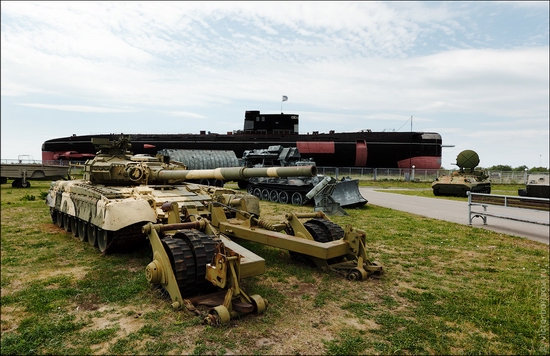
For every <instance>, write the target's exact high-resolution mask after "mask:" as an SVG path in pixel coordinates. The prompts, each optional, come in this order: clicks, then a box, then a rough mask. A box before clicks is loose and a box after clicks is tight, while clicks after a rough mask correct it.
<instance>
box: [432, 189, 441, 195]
mask: <svg viewBox="0 0 550 356" xmlns="http://www.w3.org/2000/svg"><path fill="white" fill-rule="evenodd" d="M433 191H434V195H435V196H436V197H437V196H439V195H440V194H439V188H434V189H433Z"/></svg>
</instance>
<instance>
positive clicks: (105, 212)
mask: <svg viewBox="0 0 550 356" xmlns="http://www.w3.org/2000/svg"><path fill="white" fill-rule="evenodd" d="M156 221H157V217H156V214H155V212H154V211H153V209H151V207H150V206H149V203H148V202H147V201H146V200H136V199H132V198H128V199H124V200H118V201H114V202H105V201H104V200H100V201H98V202H97V210H96V214H95V215H94V216H92V224H94V225H97V226H101V228H102V229H104V230H108V231H117V230H120V229H122V228H123V227H126V226H130V225H133V224H136V223H141V222H143V223H144V224H146V223H147V222H152V223H156Z"/></svg>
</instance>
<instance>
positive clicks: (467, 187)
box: [432, 150, 491, 197]
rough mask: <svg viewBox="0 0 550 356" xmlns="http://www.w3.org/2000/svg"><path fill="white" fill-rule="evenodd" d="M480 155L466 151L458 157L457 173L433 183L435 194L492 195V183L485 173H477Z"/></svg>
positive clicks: (461, 195) (460, 195)
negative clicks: (473, 193)
mask: <svg viewBox="0 0 550 356" xmlns="http://www.w3.org/2000/svg"><path fill="white" fill-rule="evenodd" d="M478 164H479V155H478V154H477V153H476V152H475V151H472V150H464V151H462V152H460V153H459V154H458V156H457V157H456V163H455V165H457V166H458V167H459V170H458V171H457V172H453V173H452V174H446V175H442V176H440V177H438V178H436V180H435V181H434V182H433V183H432V190H433V194H434V195H436V196H438V195H449V196H451V195H452V196H459V197H466V196H467V192H469V191H470V192H475V193H486V194H490V193H491V181H490V180H489V176H488V175H487V174H486V173H485V172H483V171H476V170H475V167H477V165H478Z"/></svg>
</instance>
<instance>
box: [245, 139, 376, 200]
mask: <svg viewBox="0 0 550 356" xmlns="http://www.w3.org/2000/svg"><path fill="white" fill-rule="evenodd" d="M242 160H243V162H244V166H246V167H302V166H310V165H315V162H313V161H312V160H310V159H302V157H301V155H300V152H299V151H298V148H297V147H285V148H283V146H280V145H275V146H269V147H268V148H267V149H257V150H247V151H244V153H243V157H242ZM324 178H325V177H324V176H322V175H316V176H313V177H251V178H248V179H247V180H245V181H240V182H239V187H240V188H241V189H245V188H246V190H247V192H248V193H250V194H253V195H255V196H257V197H258V198H260V199H261V200H266V201H271V202H274V203H283V204H287V203H290V204H293V205H304V204H308V203H309V202H314V201H315V200H316V199H315V195H309V196H308V193H309V192H310V191H311V190H312V189H313V188H314V187H315V186H317V185H318V184H320V183H321V182H323V180H324ZM333 184H334V189H333V191H332V193H331V197H332V199H333V200H334V201H335V202H336V203H338V204H339V205H340V206H341V207H344V208H354V207H360V206H363V205H365V204H366V203H367V199H365V198H364V197H363V196H362V195H361V193H360V192H359V181H358V180H356V179H351V178H349V177H345V178H343V179H341V180H337V181H333Z"/></svg>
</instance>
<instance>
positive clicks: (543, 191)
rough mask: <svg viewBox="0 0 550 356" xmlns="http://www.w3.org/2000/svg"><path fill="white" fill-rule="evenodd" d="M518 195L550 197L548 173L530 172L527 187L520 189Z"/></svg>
mask: <svg viewBox="0 0 550 356" xmlns="http://www.w3.org/2000/svg"><path fill="white" fill-rule="evenodd" d="M518 195H519V196H524V197H534V198H550V179H549V178H548V175H547V174H529V175H528V176H527V182H526V184H525V189H518Z"/></svg>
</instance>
